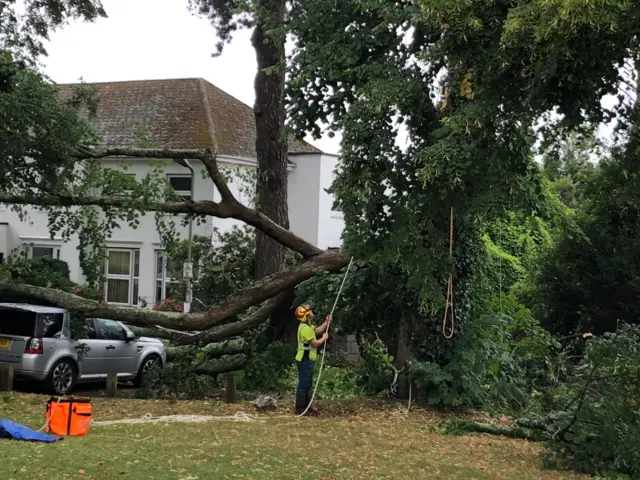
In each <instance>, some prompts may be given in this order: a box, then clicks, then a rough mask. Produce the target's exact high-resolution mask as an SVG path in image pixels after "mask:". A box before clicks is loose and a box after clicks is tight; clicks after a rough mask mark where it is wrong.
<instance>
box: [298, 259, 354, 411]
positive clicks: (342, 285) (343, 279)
mask: <svg viewBox="0 0 640 480" xmlns="http://www.w3.org/2000/svg"><path fill="white" fill-rule="evenodd" d="M352 263H353V257H351V260H349V265H348V266H347V271H346V272H344V277H343V278H342V284H341V285H340V289H339V290H338V294H337V295H336V299H335V301H334V302H333V307H331V313H329V315H331V316H333V312H334V310H335V309H336V305H338V300H339V299H340V295H341V294H342V289H343V288H344V282H345V281H346V280H347V275H349V270H351V264H352ZM326 351H327V342H324V345H323V347H322V358H321V359H320V370H318V379H317V380H316V386H315V387H314V389H313V394H312V395H311V400H309V405H307V408H305V409H304V412H302V413H301V414H300V415H298V417H302V416H303V415H306V413H307V412H308V411H309V409H310V408H311V404H312V403H313V399H314V398H315V396H316V392H317V391H318V385H319V384H320V377H321V376H322V368H323V367H324V355H325V353H326Z"/></svg>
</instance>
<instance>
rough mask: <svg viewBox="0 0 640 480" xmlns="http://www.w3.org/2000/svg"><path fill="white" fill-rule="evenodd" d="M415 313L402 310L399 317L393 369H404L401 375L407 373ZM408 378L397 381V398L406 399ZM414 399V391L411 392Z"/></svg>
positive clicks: (405, 376) (411, 357)
mask: <svg viewBox="0 0 640 480" xmlns="http://www.w3.org/2000/svg"><path fill="white" fill-rule="evenodd" d="M416 323H417V322H416V319H415V312H414V311H413V310H408V309H404V310H403V311H402V313H401V315H400V325H399V326H398V347H397V351H396V355H395V360H394V363H395V365H394V366H395V367H396V368H397V369H401V368H405V371H404V372H403V374H406V373H408V372H407V371H406V368H407V367H408V364H409V362H410V361H411V360H413V353H412V352H411V334H412V332H413V328H414V327H415V326H416ZM408 378H409V376H408V375H402V376H401V377H400V378H399V379H398V396H399V397H400V398H407V397H408V396H409V380H407V379H408ZM412 393H413V396H414V397H415V396H416V395H415V393H416V392H415V391H413V392H412Z"/></svg>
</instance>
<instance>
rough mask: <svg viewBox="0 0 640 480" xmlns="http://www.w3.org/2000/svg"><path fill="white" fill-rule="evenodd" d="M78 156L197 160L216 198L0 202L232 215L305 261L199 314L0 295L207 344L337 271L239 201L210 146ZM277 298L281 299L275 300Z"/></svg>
mask: <svg viewBox="0 0 640 480" xmlns="http://www.w3.org/2000/svg"><path fill="white" fill-rule="evenodd" d="M77 156H78V158H80V159H99V158H105V157H129V158H156V159H173V160H174V161H175V162H176V163H179V164H181V165H185V166H186V163H185V159H196V160H200V161H201V162H202V163H203V164H204V166H205V169H206V170H207V172H208V174H209V177H210V178H211V180H212V181H213V183H214V185H215V186H216V188H217V189H218V191H219V192H220V195H221V198H222V200H221V201H220V202H214V201H211V200H201V201H188V202H161V201H156V202H151V201H141V200H136V199H133V198H128V197H118V196H115V197H99V196H75V195H69V194H66V195H65V194H57V193H56V192H45V191H43V192H42V193H41V194H34V193H33V192H29V193H25V192H21V193H22V194H15V193H6V192H4V193H2V192H0V203H7V204H18V205H36V206H41V207H73V206H89V205H93V206H98V207H102V208H104V209H108V208H116V209H126V210H138V211H140V212H145V211H155V212H163V213H169V214H193V215H209V216H214V217H218V218H235V219H237V220H240V221H242V222H244V223H246V224H247V225H251V226H253V227H255V228H256V229H258V230H260V231H261V232H263V233H264V234H266V235H268V236H270V237H271V238H273V239H274V240H276V241H278V242H279V243H281V244H282V245H284V246H286V247H288V248H291V249H292V250H295V251H297V252H299V253H301V254H302V255H303V256H304V257H305V258H306V260H305V261H304V262H302V263H300V264H299V265H297V266H296V267H294V268H292V269H290V270H286V271H282V272H278V273H276V274H274V275H270V276H268V277H265V278H264V279H262V280H260V281H259V282H256V283H255V284H253V285H251V286H250V287H248V288H245V289H243V290H240V291H239V292H236V293H235V294H233V295H231V296H229V297H228V298H227V299H225V300H224V301H222V302H221V303H220V304H219V305H218V306H216V307H215V308H212V309H211V310H208V311H207V312H204V313H199V314H188V315H179V316H170V315H166V314H163V313H161V312H153V311H149V310H141V309H131V308H122V307H115V306H112V305H108V304H106V303H102V302H96V301H91V300H87V299H84V298H81V297H78V296H76V295H73V294H70V293H66V292H62V291H59V290H53V289H48V288H42V287H35V286H32V285H23V284H12V283H7V284H0V295H2V294H4V295H14V296H15V295H17V296H24V297H27V298H31V299H34V298H35V299H39V300H44V301H47V302H50V303H52V304H55V305H58V306H60V307H62V308H66V309H68V310H71V311H74V312H77V313H80V314H84V315H87V316H94V317H105V318H112V319H114V320H120V321H124V322H127V323H129V324H131V325H135V326H140V327H148V326H154V327H155V326H160V327H164V328H167V329H173V330H180V331H201V332H202V331H204V332H202V333H198V334H185V335H183V336H177V335H171V336H172V337H173V338H174V339H175V341H177V343H179V344H189V343H199V344H201V345H202V344H207V343H211V342H215V341H218V340H220V339H224V338H228V337H230V336H234V335H238V334H239V333H242V332H244V331H245V330H247V329H248V328H251V327H254V326H256V325H259V324H260V323H261V322H263V321H265V320H266V318H268V315H269V314H270V313H272V312H273V310H274V305H276V304H277V303H278V302H275V303H273V302H270V303H268V304H267V305H265V307H263V308H262V309H261V310H259V311H258V312H256V313H255V314H253V315H250V316H249V317H247V318H245V319H243V320H236V318H237V315H239V314H240V313H242V312H244V311H246V310H247V309H248V308H250V307H252V306H255V305H258V304H260V303H263V302H265V301H267V300H269V299H272V298H274V297H275V296H277V295H278V294H280V293H281V292H284V291H287V290H290V289H291V288H293V287H295V286H296V285H298V284H299V283H301V282H303V281H304V280H307V279H309V278H310V277H311V276H312V275H313V274H314V273H316V272H318V271H330V272H331V271H337V270H339V269H340V268H342V267H343V266H344V264H345V261H344V257H343V256H342V254H340V253H338V252H324V251H323V250H321V249H319V248H317V247H315V246H313V245H312V244H310V243H309V242H307V241H306V240H303V239H302V238H300V237H298V236H297V235H295V234H294V233H292V232H291V231H289V230H287V229H285V228H283V227H281V226H279V225H278V224H276V223H275V222H273V221H272V220H271V219H270V218H268V217H267V216H266V215H263V214H262V213H260V212H259V211H257V210H255V209H252V208H249V207H247V206H245V205H242V204H241V203H240V202H239V201H238V200H237V199H236V198H235V197H234V196H233V194H232V192H231V191H230V189H229V188H228V185H227V183H226V181H225V179H224V177H223V175H222V174H221V173H220V171H219V169H218V165H217V161H216V157H215V155H214V154H213V153H212V152H211V150H172V149H138V148H106V149H85V148H81V149H80V150H79V152H78V155H77ZM279 301H280V302H281V301H282V300H279Z"/></svg>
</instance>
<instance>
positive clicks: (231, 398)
mask: <svg viewBox="0 0 640 480" xmlns="http://www.w3.org/2000/svg"><path fill="white" fill-rule="evenodd" d="M225 396H226V401H227V403H235V402H236V376H235V375H234V374H233V373H227V385H226V388H225Z"/></svg>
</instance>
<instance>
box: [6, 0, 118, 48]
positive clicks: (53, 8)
mask: <svg viewBox="0 0 640 480" xmlns="http://www.w3.org/2000/svg"><path fill="white" fill-rule="evenodd" d="M105 16H106V13H105V11H104V9H103V8H102V4H101V2H100V0H47V1H46V2H41V1H35V0H26V1H24V2H18V1H16V0H2V1H0V49H11V50H14V51H18V52H21V53H23V54H25V55H28V56H30V57H31V58H33V57H37V56H39V55H43V54H46V51H45V48H44V45H43V42H42V40H48V39H49V33H50V32H51V31H53V30H55V29H56V28H58V27H60V26H62V25H64V24H65V23H66V22H67V21H68V20H69V19H72V18H81V19H83V20H87V21H92V20H95V19H97V18H99V17H105Z"/></svg>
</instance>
